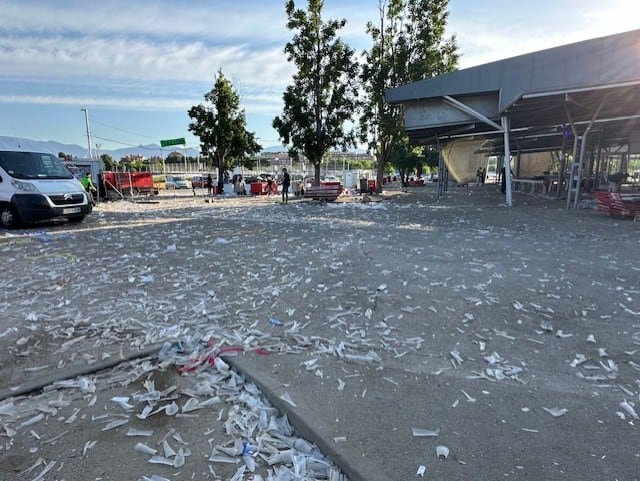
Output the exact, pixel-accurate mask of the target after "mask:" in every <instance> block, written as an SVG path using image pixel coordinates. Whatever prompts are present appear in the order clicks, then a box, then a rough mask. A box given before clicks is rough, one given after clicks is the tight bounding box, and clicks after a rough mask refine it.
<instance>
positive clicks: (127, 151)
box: [0, 135, 365, 160]
mask: <svg viewBox="0 0 640 481" xmlns="http://www.w3.org/2000/svg"><path fill="white" fill-rule="evenodd" d="M12 149H28V150H32V151H36V152H48V153H51V154H54V155H58V154H59V153H60V152H64V153H65V154H67V155H71V156H72V157H73V158H77V159H86V158H87V157H88V156H89V154H88V151H87V148H86V147H82V146H80V145H77V144H61V143H60V142H56V141H54V140H31V139H23V138H20V137H6V136H1V135H0V150H12ZM174 151H178V152H181V153H183V152H184V149H182V147H181V146H179V145H176V146H175V147H174V148H167V147H164V148H161V147H160V146H159V145H157V144H147V145H139V146H137V147H125V148H122V149H116V150H100V151H99V152H98V153H99V154H100V155H102V154H107V155H110V156H111V158H113V159H114V160H120V159H121V158H122V157H128V156H132V155H144V156H145V157H153V156H157V155H163V156H165V157H166V156H167V155H168V154H170V153H171V152H174ZM286 151H287V148H286V147H283V146H282V145H274V146H272V147H265V148H264V149H263V150H262V152H263V153H274V152H286ZM354 152H357V153H365V151H364V150H360V149H356V150H355V151H354ZM197 156H198V151H197V150H196V149H187V157H197Z"/></svg>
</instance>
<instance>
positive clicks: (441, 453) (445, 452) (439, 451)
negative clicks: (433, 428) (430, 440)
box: [436, 445, 449, 459]
mask: <svg viewBox="0 0 640 481" xmlns="http://www.w3.org/2000/svg"><path fill="white" fill-rule="evenodd" d="M436 456H437V457H438V458H443V459H447V458H448V457H449V448H448V447H446V446H443V445H440V446H436Z"/></svg>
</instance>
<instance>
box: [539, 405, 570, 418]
mask: <svg viewBox="0 0 640 481" xmlns="http://www.w3.org/2000/svg"><path fill="white" fill-rule="evenodd" d="M542 409H544V410H545V411H547V412H548V413H549V414H551V415H552V416H553V417H554V418H559V417H560V416H564V415H565V414H567V413H568V412H569V410H568V409H565V408H562V409H560V408H551V409H549V408H544V407H543V408H542Z"/></svg>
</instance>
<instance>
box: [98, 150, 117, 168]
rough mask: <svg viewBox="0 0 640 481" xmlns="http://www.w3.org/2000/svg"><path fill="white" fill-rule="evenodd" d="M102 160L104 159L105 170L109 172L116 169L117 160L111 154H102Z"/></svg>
mask: <svg viewBox="0 0 640 481" xmlns="http://www.w3.org/2000/svg"><path fill="white" fill-rule="evenodd" d="M100 160H102V165H103V166H104V170H106V171H107V172H109V171H113V170H115V167H116V162H115V160H113V158H112V157H111V156H110V155H109V154H102V155H101V156H100Z"/></svg>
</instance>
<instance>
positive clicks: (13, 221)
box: [0, 204, 20, 229]
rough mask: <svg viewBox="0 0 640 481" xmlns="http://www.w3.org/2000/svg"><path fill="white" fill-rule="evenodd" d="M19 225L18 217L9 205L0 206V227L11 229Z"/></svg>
mask: <svg viewBox="0 0 640 481" xmlns="http://www.w3.org/2000/svg"><path fill="white" fill-rule="evenodd" d="M19 224H20V217H19V216H18V213H17V212H16V210H15V209H14V208H13V206H12V205H11V204H0V226H2V227H4V228H5V229H13V228H15V227H18V225H19Z"/></svg>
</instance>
